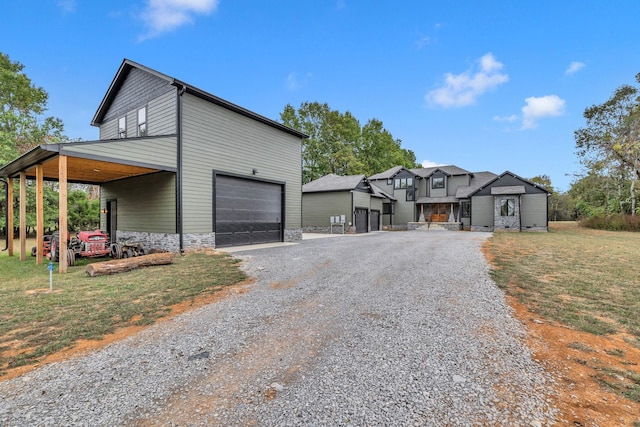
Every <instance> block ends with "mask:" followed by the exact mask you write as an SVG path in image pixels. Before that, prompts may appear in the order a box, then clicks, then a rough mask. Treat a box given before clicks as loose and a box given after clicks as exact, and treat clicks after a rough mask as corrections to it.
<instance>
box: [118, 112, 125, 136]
mask: <svg viewBox="0 0 640 427" xmlns="http://www.w3.org/2000/svg"><path fill="white" fill-rule="evenodd" d="M126 137H127V118H126V117H120V118H119V119H118V138H121V139H122V138H126Z"/></svg>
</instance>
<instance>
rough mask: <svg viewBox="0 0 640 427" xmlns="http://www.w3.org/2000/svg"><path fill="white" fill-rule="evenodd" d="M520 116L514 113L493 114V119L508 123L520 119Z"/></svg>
mask: <svg viewBox="0 0 640 427" xmlns="http://www.w3.org/2000/svg"><path fill="white" fill-rule="evenodd" d="M518 119H519V117H518V115H517V114H512V115H510V116H493V120H495V121H496V122H507V123H513V122H516V121H518Z"/></svg>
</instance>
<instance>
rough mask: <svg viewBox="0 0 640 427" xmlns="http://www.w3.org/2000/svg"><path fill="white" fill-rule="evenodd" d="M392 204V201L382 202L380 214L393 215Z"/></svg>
mask: <svg viewBox="0 0 640 427" xmlns="http://www.w3.org/2000/svg"><path fill="white" fill-rule="evenodd" d="M394 211H395V209H394V204H393V203H383V204H382V214H383V215H393V214H394Z"/></svg>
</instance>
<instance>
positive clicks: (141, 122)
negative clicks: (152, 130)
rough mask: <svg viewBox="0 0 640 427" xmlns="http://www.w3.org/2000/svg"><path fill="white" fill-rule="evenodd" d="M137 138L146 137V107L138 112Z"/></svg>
mask: <svg viewBox="0 0 640 427" xmlns="http://www.w3.org/2000/svg"><path fill="white" fill-rule="evenodd" d="M138 136H147V107H142V108H141V109H139V110H138Z"/></svg>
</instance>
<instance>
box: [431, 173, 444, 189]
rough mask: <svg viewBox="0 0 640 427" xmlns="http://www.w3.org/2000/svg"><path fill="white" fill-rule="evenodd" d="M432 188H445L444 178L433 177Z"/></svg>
mask: <svg viewBox="0 0 640 427" xmlns="http://www.w3.org/2000/svg"><path fill="white" fill-rule="evenodd" d="M431 188H434V189H435V188H444V177H443V176H440V177H433V178H431Z"/></svg>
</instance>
